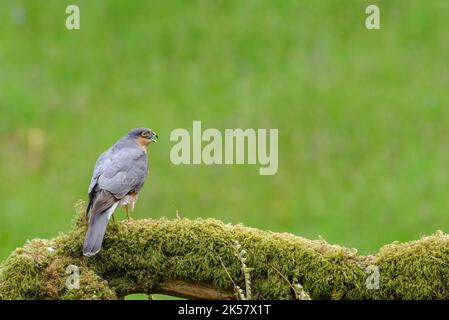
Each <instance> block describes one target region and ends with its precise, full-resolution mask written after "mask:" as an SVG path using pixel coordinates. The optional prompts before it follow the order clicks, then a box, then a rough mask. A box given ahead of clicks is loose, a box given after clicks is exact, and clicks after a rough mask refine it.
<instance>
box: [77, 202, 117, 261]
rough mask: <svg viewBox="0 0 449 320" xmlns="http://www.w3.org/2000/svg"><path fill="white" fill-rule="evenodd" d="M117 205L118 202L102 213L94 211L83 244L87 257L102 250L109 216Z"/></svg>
mask: <svg viewBox="0 0 449 320" xmlns="http://www.w3.org/2000/svg"><path fill="white" fill-rule="evenodd" d="M117 205H118V202H116V203H114V204H113V205H112V206H111V207H110V208H109V209H107V210H105V211H103V212H101V213H93V212H92V214H91V217H90V219H89V226H88V228H87V232H86V237H85V238H84V245H83V254H84V255H85V256H86V257H91V256H94V255H96V254H97V253H98V251H100V249H101V244H102V243H103V238H104V234H105V232H106V227H107V226H108V221H109V218H110V217H111V216H112V214H113V213H114V211H115V209H116V208H117Z"/></svg>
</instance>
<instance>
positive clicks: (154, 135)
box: [150, 132, 159, 142]
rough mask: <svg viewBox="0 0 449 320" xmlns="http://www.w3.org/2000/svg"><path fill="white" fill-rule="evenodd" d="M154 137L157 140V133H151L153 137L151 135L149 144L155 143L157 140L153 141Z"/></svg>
mask: <svg viewBox="0 0 449 320" xmlns="http://www.w3.org/2000/svg"><path fill="white" fill-rule="evenodd" d="M154 137H156V139H159V137H158V136H157V133H156V132H153V135H152V137H151V139H150V141H151V142H157V140H156V139H154Z"/></svg>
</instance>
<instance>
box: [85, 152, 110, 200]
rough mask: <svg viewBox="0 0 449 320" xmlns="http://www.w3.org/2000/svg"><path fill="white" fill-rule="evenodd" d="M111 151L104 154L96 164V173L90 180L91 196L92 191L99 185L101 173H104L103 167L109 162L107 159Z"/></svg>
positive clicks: (89, 192)
mask: <svg viewBox="0 0 449 320" xmlns="http://www.w3.org/2000/svg"><path fill="white" fill-rule="evenodd" d="M110 153H111V151H110V149H108V150H106V151H105V152H103V153H102V154H101V155H100V156H99V157H98V159H97V161H96V162H95V166H94V173H93V174H92V178H91V180H90V184H89V191H88V194H91V192H92V190H93V189H94V187H95V185H96V184H97V181H98V178H99V177H100V175H101V173H102V172H103V166H104V165H105V164H106V165H107V163H106V162H108V161H107V159H109V157H110Z"/></svg>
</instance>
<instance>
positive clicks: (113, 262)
mask: <svg viewBox="0 0 449 320" xmlns="http://www.w3.org/2000/svg"><path fill="white" fill-rule="evenodd" d="M84 233H85V225H84V223H82V222H81V219H80V221H78V222H77V223H76V225H75V227H74V229H73V231H71V232H69V233H67V234H61V235H59V236H58V237H56V238H54V239H52V240H39V239H35V240H32V241H30V242H29V243H27V244H26V245H25V246H24V247H23V248H18V249H16V250H15V251H14V252H13V253H12V254H11V255H10V256H9V257H8V258H7V259H6V260H5V261H4V263H3V264H2V266H1V267H0V298H1V299H117V298H122V297H124V296H125V295H127V294H130V293H136V292H140V293H166V294H171V295H175V296H181V297H187V298H198V299H199V298H206V299H207V298H215V299H229V298H234V297H235V296H234V284H233V282H234V283H235V284H236V285H238V286H239V287H241V288H242V289H245V276H244V274H242V270H241V261H239V259H238V258H237V257H236V256H235V255H234V251H233V245H234V243H235V241H238V243H239V244H240V245H241V247H242V248H244V249H245V250H246V252H247V253H246V262H245V263H246V265H247V266H248V268H253V271H251V289H252V290H251V291H252V298H253V299H294V298H295V292H294V290H293V287H294V284H295V281H296V282H298V283H299V284H301V285H302V286H303V288H304V290H305V291H306V292H307V293H308V294H309V295H310V296H311V297H312V299H448V298H449V281H448V280H449V279H448V278H449V236H448V235H445V234H442V233H437V234H435V235H433V236H430V237H425V238H422V239H420V240H417V241H413V242H409V243H404V244H397V243H395V244H390V245H387V246H384V247H383V248H382V249H381V250H380V251H379V252H378V253H377V254H376V255H373V256H362V255H357V253H356V251H355V250H353V249H347V248H343V247H340V246H336V245H330V244H328V243H326V242H325V241H323V240H313V241H312V240H307V239H304V238H301V237H297V236H294V235H291V234H280V233H273V232H268V231H261V230H257V229H252V228H248V227H244V226H242V225H229V224H224V223H222V222H220V221H217V220H212V219H197V220H188V219H174V220H167V219H159V220H150V219H148V220H132V221H123V222H119V223H116V224H112V223H111V224H110V226H109V228H108V232H107V234H106V237H105V240H104V243H103V249H102V250H101V251H100V253H99V254H98V255H96V256H94V257H91V258H85V257H83V256H82V254H81V252H82V250H81V249H82V241H83V237H84ZM69 265H74V266H76V267H77V268H79V274H80V286H79V288H78V289H76V288H75V289H68V288H67V286H66V281H67V278H68V276H69V274H67V273H66V272H67V267H68V266H69ZM369 266H371V267H370V268H368V269H369V270H371V272H372V271H373V270H377V268H378V271H379V276H380V278H379V282H378V289H376V288H377V286H376V283H375V281H374V282H373V283H374V286H373V285H371V286H370V283H368V285H367V279H368V282H370V280H372V279H373V278H372V277H373V276H375V274H374V273H373V274H371V275H370V274H368V273H367V267H369ZM369 277H371V278H369ZM374 280H375V279H374ZM369 288H371V289H369Z"/></svg>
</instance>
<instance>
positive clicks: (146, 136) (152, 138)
mask: <svg viewBox="0 0 449 320" xmlns="http://www.w3.org/2000/svg"><path fill="white" fill-rule="evenodd" d="M127 136H128V137H129V138H131V139H133V140H134V141H135V142H136V143H137V144H138V145H139V146H142V147H145V146H147V145H149V144H150V143H153V142H157V140H156V139H157V138H158V136H157V133H156V132H154V131H153V130H151V129H148V128H137V129H133V130H131V131H130V132H128V134H127Z"/></svg>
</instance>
